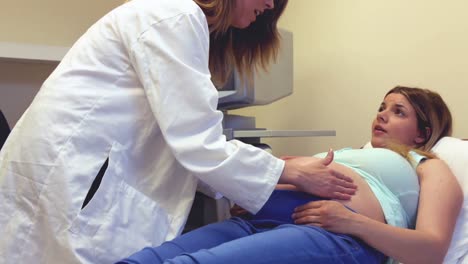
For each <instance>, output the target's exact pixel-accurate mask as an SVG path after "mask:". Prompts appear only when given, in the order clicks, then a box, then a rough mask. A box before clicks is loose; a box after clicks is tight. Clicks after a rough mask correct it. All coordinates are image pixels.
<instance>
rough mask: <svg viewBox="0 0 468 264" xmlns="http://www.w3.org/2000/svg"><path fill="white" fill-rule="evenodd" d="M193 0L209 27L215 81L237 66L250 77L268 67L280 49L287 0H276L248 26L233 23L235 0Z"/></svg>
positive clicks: (212, 69) (223, 78) (239, 70)
mask: <svg viewBox="0 0 468 264" xmlns="http://www.w3.org/2000/svg"><path fill="white" fill-rule="evenodd" d="M194 1H195V2H196V3H197V4H198V5H199V6H200V8H201V9H202V10H203V12H204V13H205V15H206V17H207V20H208V24H209V27H210V71H211V74H212V79H213V82H214V83H215V84H216V85H218V86H220V85H222V84H223V83H225V82H226V80H227V79H228V78H229V76H230V74H231V73H232V71H233V70H234V69H236V70H237V71H238V72H239V73H240V75H241V77H242V78H247V79H249V80H251V78H252V73H253V72H254V71H257V70H259V69H263V70H267V67H268V65H269V64H270V62H272V61H274V60H275V59H276V56H277V53H278V50H279V46H280V35H279V33H278V28H277V22H278V20H279V18H280V16H281V15H282V13H283V11H284V9H285V8H286V5H287V3H288V0H274V5H275V7H274V8H273V9H267V10H265V12H264V13H263V14H262V15H260V16H258V17H257V19H256V21H255V22H253V23H252V24H250V26H249V27H247V28H245V29H237V28H233V27H231V21H232V13H233V12H232V11H233V9H234V7H235V4H236V1H235V0H194Z"/></svg>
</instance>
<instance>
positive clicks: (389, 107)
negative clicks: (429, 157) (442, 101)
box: [371, 93, 424, 148]
mask: <svg viewBox="0 0 468 264" xmlns="http://www.w3.org/2000/svg"><path fill="white" fill-rule="evenodd" d="M422 141H424V137H421V133H420V132H419V130H418V121H417V117H416V111H415V110H414V108H413V107H412V106H411V104H410V102H409V101H408V100H407V99H406V97H405V96H403V95H401V94H396V93H392V94H389V95H387V96H386V97H385V98H384V101H383V102H382V104H381V105H380V107H379V112H378V113H377V116H376V118H375V119H374V122H372V140H371V143H372V146H374V147H380V148H384V147H386V146H387V145H388V143H389V142H393V143H399V144H404V145H407V146H415V145H416V144H418V143H421V142H422Z"/></svg>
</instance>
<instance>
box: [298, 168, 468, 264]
mask: <svg viewBox="0 0 468 264" xmlns="http://www.w3.org/2000/svg"><path fill="white" fill-rule="evenodd" d="M417 172H418V176H419V181H420V186H421V191H420V197H419V207H418V216H417V222H416V228H415V230H413V229H404V228H399V227H394V226H390V225H387V224H384V223H381V222H378V221H375V220H373V219H371V218H369V217H366V216H364V215H361V214H355V213H351V212H350V211H349V210H346V209H345V208H344V206H342V205H340V204H338V203H337V202H335V201H319V202H312V203H309V204H307V205H305V206H301V207H300V208H299V210H298V211H297V212H296V213H295V215H294V216H293V218H294V219H296V220H297V223H298V224H310V225H316V226H321V227H323V228H325V229H327V230H330V231H333V232H338V233H345V234H350V235H354V236H357V237H359V238H361V239H362V240H364V241H365V242H366V243H367V244H369V245H370V246H372V247H374V248H376V249H377V250H379V251H381V252H382V253H384V254H385V255H387V256H390V257H392V258H393V259H396V260H398V261H400V262H402V263H406V264H408V263H442V261H443V259H444V256H445V254H446V252H447V250H448V247H449V245H450V240H451V237H452V232H453V229H454V226H455V222H456V219H457V216H458V213H459V211H460V208H461V204H462V202H463V194H462V191H461V188H460V185H459V184H458V182H457V179H456V178H455V176H454V175H453V174H452V173H451V171H450V169H449V168H448V167H447V165H446V164H445V163H444V162H443V161H441V160H438V159H431V160H427V161H425V162H424V163H421V164H420V165H419V166H418V168H417ZM383 237H384V238H385V239H382V238H383ZM402 241H404V243H402ZM428 252H430V254H428Z"/></svg>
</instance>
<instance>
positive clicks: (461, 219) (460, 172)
mask: <svg viewBox="0 0 468 264" xmlns="http://www.w3.org/2000/svg"><path fill="white" fill-rule="evenodd" d="M432 150H433V151H434V153H436V154H437V156H439V158H440V159H442V160H444V161H445V162H446V163H447V165H448V166H449V167H450V169H451V170H452V172H453V174H454V175H455V176H456V177H457V179H458V181H459V183H460V185H461V187H462V189H463V194H464V199H463V205H462V209H461V211H460V214H459V216H458V219H457V223H456V225H455V230H454V232H453V237H452V242H451V244H450V247H449V250H448V252H447V255H446V256H445V259H444V263H445V264H448V263H462V261H463V260H462V259H464V258H465V259H468V257H467V255H468V141H463V140H461V139H458V138H453V137H444V138H442V139H441V140H439V142H437V144H436V145H435V146H434V148H433V149H432Z"/></svg>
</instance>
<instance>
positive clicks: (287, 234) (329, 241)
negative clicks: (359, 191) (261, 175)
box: [118, 191, 385, 264]
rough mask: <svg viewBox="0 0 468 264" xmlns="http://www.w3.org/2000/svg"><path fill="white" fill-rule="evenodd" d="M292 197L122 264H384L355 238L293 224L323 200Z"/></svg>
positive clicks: (275, 195) (143, 252)
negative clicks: (297, 213) (295, 214)
mask: <svg viewBox="0 0 468 264" xmlns="http://www.w3.org/2000/svg"><path fill="white" fill-rule="evenodd" d="M288 192H290V191H286V192H285V191H280V192H278V191H275V192H274V193H273V195H272V197H271V198H270V199H269V200H268V202H267V204H266V205H265V206H264V207H263V208H262V209H261V210H260V212H259V213H257V214H256V215H254V216H251V217H250V218H248V219H243V218H238V217H234V218H231V219H229V220H226V221H223V222H219V223H214V224H210V225H207V226H204V227H201V228H198V229H196V230H193V231H191V232H188V233H186V234H184V235H182V236H180V237H178V238H175V239H174V240H172V241H168V242H165V243H163V244H162V245H160V246H159V247H154V248H150V247H147V248H144V249H142V250H141V251H139V252H137V253H135V254H133V255H131V256H130V257H128V258H126V259H124V260H122V261H120V262H118V264H124V263H127V264H137V263H138V264H149V263H173V264H193V263H202V264H220V263H223V264H263V263H264V264H275V263H278V264H288V263H291V264H293V263H294V264H301V263H304V264H306V263H307V264H310V263H321V264H326V263H330V264H335V263H366V264H367V263H369V264H370V263H382V262H383V261H384V260H385V256H384V255H383V254H382V253H380V252H378V251H377V250H375V249H373V248H372V247H369V246H368V245H366V244H365V243H364V242H362V241H360V240H359V239H356V238H354V237H351V236H348V235H343V234H337V233H332V232H329V231H326V230H325V229H323V228H320V227H314V226H305V225H294V224H291V223H292V219H291V218H290V215H291V214H292V211H291V208H292V210H293V209H294V208H295V207H296V206H297V205H300V204H304V203H306V202H308V201H311V200H319V199H320V200H322V198H318V197H311V196H310V195H308V194H301V193H297V192H294V194H292V196H293V198H291V193H288ZM285 195H287V196H288V197H287V198H286V197H284V196H285ZM298 195H299V196H300V197H298ZM294 196H296V197H294ZM304 198H306V200H304ZM279 201H281V203H280V204H278V202H279ZM285 201H286V202H285ZM283 202H285V203H283ZM285 205H287V206H285ZM279 207H281V208H282V209H284V208H286V207H288V208H289V210H284V212H287V214H278V213H277V212H278V208H279ZM273 209H274V210H273ZM273 211H274V212H275V213H271V212H273Z"/></svg>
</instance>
